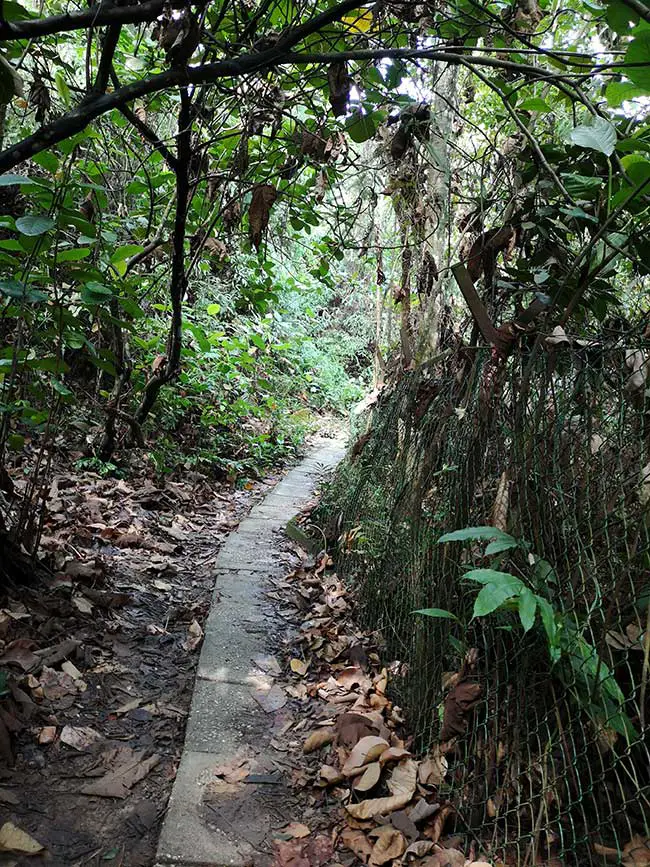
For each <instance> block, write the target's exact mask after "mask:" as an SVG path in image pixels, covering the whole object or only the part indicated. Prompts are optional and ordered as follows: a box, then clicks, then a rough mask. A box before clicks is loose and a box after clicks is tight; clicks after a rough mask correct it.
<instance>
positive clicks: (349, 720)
mask: <svg viewBox="0 0 650 867" xmlns="http://www.w3.org/2000/svg"><path fill="white" fill-rule="evenodd" d="M378 731H379V728H378V726H377V725H376V724H375V723H374V722H373V721H372V720H370V719H368V717H365V716H363V715H362V714H360V713H342V714H341V716H340V717H339V718H338V719H337V720H336V741H337V743H339V744H342V745H343V746H345V747H348V748H349V749H352V747H353V746H354V745H355V744H357V743H358V742H359V741H360V740H361V738H363V737H366V736H367V735H376V734H377V733H378Z"/></svg>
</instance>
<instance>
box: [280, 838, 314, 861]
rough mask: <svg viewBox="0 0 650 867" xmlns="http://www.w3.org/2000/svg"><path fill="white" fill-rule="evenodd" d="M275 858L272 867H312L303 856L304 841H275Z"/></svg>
mask: <svg viewBox="0 0 650 867" xmlns="http://www.w3.org/2000/svg"><path fill="white" fill-rule="evenodd" d="M273 848H274V849H275V858H274V859H273V865H272V867H310V864H309V861H308V860H307V859H306V858H305V856H304V854H303V851H302V850H303V844H302V840H274V841H273Z"/></svg>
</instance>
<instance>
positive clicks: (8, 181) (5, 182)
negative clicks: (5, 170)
mask: <svg viewBox="0 0 650 867" xmlns="http://www.w3.org/2000/svg"><path fill="white" fill-rule="evenodd" d="M34 183H35V181H33V180H32V179H31V178H26V177H25V176H24V175H12V174H5V175H0V187H9V186H11V185H13V184H22V185H23V186H25V185H26V184H34Z"/></svg>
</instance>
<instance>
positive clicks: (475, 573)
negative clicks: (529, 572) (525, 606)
mask: <svg viewBox="0 0 650 867" xmlns="http://www.w3.org/2000/svg"><path fill="white" fill-rule="evenodd" d="M463 578H468V579H469V580H470V581H476V582H477V583H478V584H495V585H497V586H499V587H508V588H509V589H511V590H513V591H514V592H516V593H519V591H520V590H521V588H522V587H523V586H524V584H523V583H522V581H520V580H519V578H517V577H516V576H515V575H511V574H510V572H499V571H498V569H470V571H469V572H465V574H464V575H463Z"/></svg>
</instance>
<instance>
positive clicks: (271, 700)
mask: <svg viewBox="0 0 650 867" xmlns="http://www.w3.org/2000/svg"><path fill="white" fill-rule="evenodd" d="M251 695H252V696H253V698H254V699H255V701H256V702H257V703H258V704H259V705H260V707H261V708H262V709H263V710H265V711H266V713H275V711H276V710H280V708H281V707H284V706H285V704H286V703H287V694H286V692H285V691H284V690H283V689H282V687H281V686H278V685H277V684H275V685H274V686H272V687H271V688H270V689H266V690H265V689H254V690H251Z"/></svg>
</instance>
